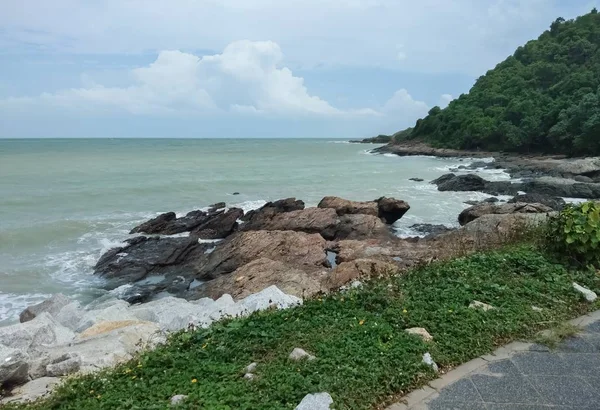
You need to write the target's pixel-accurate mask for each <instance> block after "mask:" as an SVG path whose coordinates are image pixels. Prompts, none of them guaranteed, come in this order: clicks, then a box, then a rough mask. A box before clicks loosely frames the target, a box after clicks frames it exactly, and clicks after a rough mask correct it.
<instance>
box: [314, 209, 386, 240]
mask: <svg viewBox="0 0 600 410" xmlns="http://www.w3.org/2000/svg"><path fill="white" fill-rule="evenodd" d="M321 236H323V237H324V238H325V239H328V240H344V239H367V238H391V237H392V234H391V233H390V231H389V230H388V229H387V227H386V225H385V224H384V223H383V222H382V221H381V219H379V218H378V217H376V216H372V215H344V216H341V217H340V218H339V222H338V224H337V225H336V226H335V227H334V228H333V229H332V230H325V231H322V232H321Z"/></svg>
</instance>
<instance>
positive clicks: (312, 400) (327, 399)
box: [295, 393, 333, 410]
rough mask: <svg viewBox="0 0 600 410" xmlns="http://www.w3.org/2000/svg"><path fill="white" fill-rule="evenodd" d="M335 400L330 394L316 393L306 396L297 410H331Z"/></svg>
mask: <svg viewBox="0 0 600 410" xmlns="http://www.w3.org/2000/svg"><path fill="white" fill-rule="evenodd" d="M332 404H333V398H332V397H331V395H330V394H329V393H316V394H308V395H306V396H304V398H303V399H302V401H301V402H300V404H298V406H297V407H296V409H295V410H329V409H330V408H331V405H332Z"/></svg>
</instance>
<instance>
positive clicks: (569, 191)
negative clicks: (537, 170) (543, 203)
mask: <svg viewBox="0 0 600 410" xmlns="http://www.w3.org/2000/svg"><path fill="white" fill-rule="evenodd" d="M520 185H521V187H520V190H521V191H525V192H527V193H536V194H544V195H548V196H553V197H563V198H584V199H597V198H600V184H598V183H593V184H590V183H583V182H576V181H574V180H572V179H567V178H555V177H541V178H537V179H534V180H532V181H528V182H524V183H523V184H520Z"/></svg>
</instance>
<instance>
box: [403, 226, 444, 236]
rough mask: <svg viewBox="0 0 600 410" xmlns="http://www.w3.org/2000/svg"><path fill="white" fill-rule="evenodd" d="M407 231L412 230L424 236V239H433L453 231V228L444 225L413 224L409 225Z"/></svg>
mask: <svg viewBox="0 0 600 410" xmlns="http://www.w3.org/2000/svg"><path fill="white" fill-rule="evenodd" d="M409 229H412V230H414V231H416V232H418V233H420V234H425V235H426V237H433V236H437V235H441V234H443V233H446V232H450V231H453V230H454V228H448V227H447V226H446V225H433V224H415V225H411V226H410V227H409Z"/></svg>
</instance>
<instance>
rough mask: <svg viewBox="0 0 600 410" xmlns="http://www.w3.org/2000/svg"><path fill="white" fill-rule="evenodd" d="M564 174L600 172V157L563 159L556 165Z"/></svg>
mask: <svg viewBox="0 0 600 410" xmlns="http://www.w3.org/2000/svg"><path fill="white" fill-rule="evenodd" d="M556 171H558V172H560V173H562V174H571V175H586V174H596V173H600V157H590V158H581V159H573V160H568V161H562V162H560V163H559V164H558V165H557V166H556Z"/></svg>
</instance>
